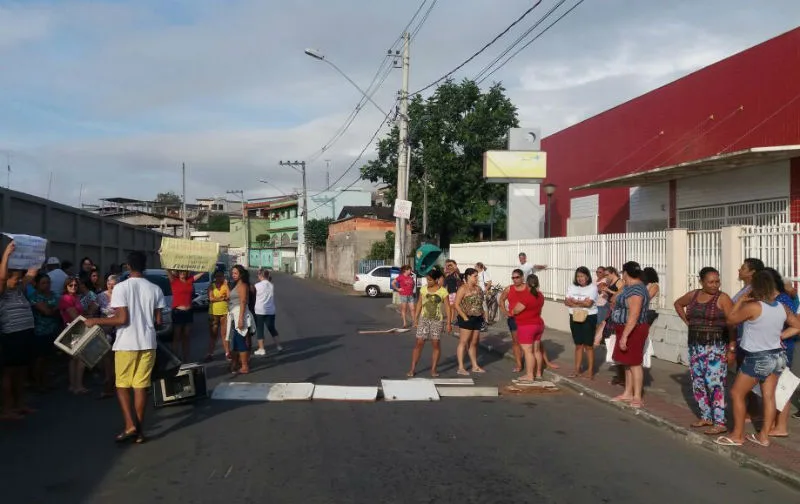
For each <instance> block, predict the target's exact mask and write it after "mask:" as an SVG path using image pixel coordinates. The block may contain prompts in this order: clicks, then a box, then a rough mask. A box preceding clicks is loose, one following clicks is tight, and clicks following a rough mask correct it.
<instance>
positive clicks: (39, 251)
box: [3, 233, 47, 270]
mask: <svg viewBox="0 0 800 504" xmlns="http://www.w3.org/2000/svg"><path fill="white" fill-rule="evenodd" d="M3 234H4V235H6V236H8V238H9V239H11V240H14V252H13V253H12V254H11V256H10V257H9V258H8V268H9V269H19V270H27V269H30V268H41V267H42V265H43V264H44V258H45V250H46V249H47V240H46V239H44V238H41V237H39V236H31V235H24V234H11V233H3Z"/></svg>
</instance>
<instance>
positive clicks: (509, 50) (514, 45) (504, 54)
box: [472, 0, 566, 82]
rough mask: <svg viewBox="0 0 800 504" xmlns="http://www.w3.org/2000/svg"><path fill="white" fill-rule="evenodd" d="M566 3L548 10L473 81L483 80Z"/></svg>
mask: <svg viewBox="0 0 800 504" xmlns="http://www.w3.org/2000/svg"><path fill="white" fill-rule="evenodd" d="M564 2H566V0H559V1H558V2H557V3H556V4H555V5H553V6H552V7H551V8H550V10H548V11H547V12H546V13H545V14H544V15H543V16H542V17H540V18H539V20H538V21H536V22H535V23H533V24H532V25H531V26H530V27H528V29H527V30H525V31H524V32H523V33H522V35H520V36H519V37H517V39H516V40H514V42H512V43H511V44H509V45H508V47H506V48H505V49H504V50H503V52H501V53H500V54H498V55H497V56H496V57H495V58H494V59H493V60H492V62H491V63H489V64H488V65H486V66H484V67H483V69H481V71H480V72H478V75H476V76H475V78H474V79H472V80H474V81H476V82H478V81H479V80H480V79H481V77H483V75H484V74H485V73H486V72H488V71H489V70H491V69H492V67H493V66H494V65H496V64H497V62H498V61H500V60H502V59H503V58H505V57H506V55H507V54H508V53H510V52H511V51H512V50H514V48H515V47H516V46H517V45H519V44H520V43H521V42H522V41H524V40H525V39H526V38H527V37H528V35H530V34H531V33H532V32H533V30H535V29H536V28H538V27H539V25H541V24H542V23H544V22H545V21H546V20H547V18H548V17H550V16H551V15H552V14H553V13H554V12H555V11H556V10H558V8H559V7H561V6H562V5H564Z"/></svg>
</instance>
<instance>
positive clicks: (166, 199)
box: [155, 191, 181, 206]
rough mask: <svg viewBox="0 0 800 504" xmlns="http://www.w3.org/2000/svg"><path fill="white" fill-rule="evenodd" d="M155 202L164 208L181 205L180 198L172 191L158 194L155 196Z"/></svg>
mask: <svg viewBox="0 0 800 504" xmlns="http://www.w3.org/2000/svg"><path fill="white" fill-rule="evenodd" d="M155 202H156V203H158V204H159V205H164V206H177V205H180V204H181V197H180V196H178V195H177V194H175V193H174V192H173V191H167V192H160V193H158V194H156V201H155Z"/></svg>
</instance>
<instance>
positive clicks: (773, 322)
mask: <svg viewBox="0 0 800 504" xmlns="http://www.w3.org/2000/svg"><path fill="white" fill-rule="evenodd" d="M759 303H760V304H761V315H760V316H759V317H758V318H757V319H755V320H746V321H745V322H744V334H743V335H742V343H741V347H742V350H745V351H747V352H764V351H766V350H777V349H779V348H781V332H783V326H784V324H786V310H785V309H784V308H783V305H782V304H780V303H779V302H777V301H775V302H774V303H773V304H767V303H765V302H763V301H759Z"/></svg>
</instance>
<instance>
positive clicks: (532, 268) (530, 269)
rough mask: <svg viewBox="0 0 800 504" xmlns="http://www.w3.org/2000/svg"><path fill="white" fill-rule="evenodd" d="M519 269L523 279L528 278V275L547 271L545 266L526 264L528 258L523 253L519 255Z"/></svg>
mask: <svg viewBox="0 0 800 504" xmlns="http://www.w3.org/2000/svg"><path fill="white" fill-rule="evenodd" d="M519 269H521V270H522V276H523V278H526V279H527V278H528V275H530V274H531V273H536V272H538V271H542V270H544V269H547V266H543V265H541V264H531V263H529V262H528V256H527V254H525V252H520V253H519Z"/></svg>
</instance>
